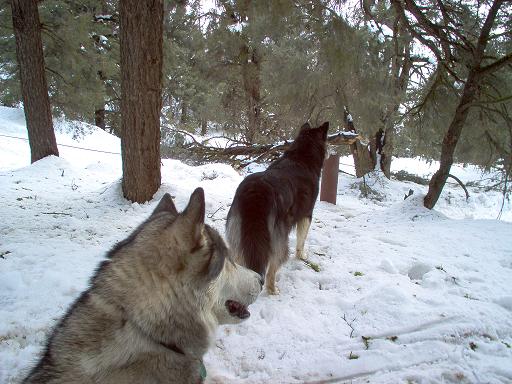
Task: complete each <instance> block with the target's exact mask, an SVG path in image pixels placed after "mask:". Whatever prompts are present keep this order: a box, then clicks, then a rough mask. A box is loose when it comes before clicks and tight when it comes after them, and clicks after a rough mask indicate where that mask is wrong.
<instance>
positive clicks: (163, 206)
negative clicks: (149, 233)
mask: <svg viewBox="0 0 512 384" xmlns="http://www.w3.org/2000/svg"><path fill="white" fill-rule="evenodd" d="M160 212H169V213H170V214H172V215H174V216H178V211H177V210H176V206H175V205H174V202H173V201H172V197H171V195H169V194H168V193H166V194H165V195H164V196H163V197H162V198H161V199H160V202H159V203H158V205H157V206H156V208H155V209H154V211H153V213H152V214H151V216H153V215H156V214H158V213H160Z"/></svg>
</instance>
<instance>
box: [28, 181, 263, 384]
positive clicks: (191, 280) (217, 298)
mask: <svg viewBox="0 0 512 384" xmlns="http://www.w3.org/2000/svg"><path fill="white" fill-rule="evenodd" d="M204 216H205V201H204V192H203V190H202V189H201V188H198V189H196V190H195V191H194V193H192V195H191V196H190V201H189V203H188V206H187V207H186V208H185V210H184V211H183V212H182V213H178V211H177V210H176V208H175V206H174V203H173V201H172V199H171V196H170V195H169V194H165V195H164V197H163V198H162V199H161V201H160V203H159V204H158V206H157V207H156V209H155V210H154V212H153V213H152V214H151V216H150V217H149V218H148V219H147V220H146V221H145V222H144V223H143V224H141V225H140V226H139V227H138V228H137V229H136V230H135V231H134V232H133V233H132V234H131V235H130V236H129V237H128V238H127V239H125V240H123V241H121V242H120V243H119V244H117V245H116V246H115V247H114V248H113V249H112V250H111V251H110V252H109V254H108V255H107V256H108V257H107V259H106V260H105V261H104V262H102V263H101V265H100V266H99V268H98V269H97V271H96V273H95V275H94V276H93V277H92V279H91V282H90V288H89V289H88V290H86V291H85V292H83V293H82V294H81V296H80V297H79V298H78V299H77V300H76V301H75V303H74V304H73V305H72V306H71V308H70V309H69V310H68V312H67V313H66V314H65V315H64V317H63V318H62V319H61V320H60V322H59V323H58V324H57V326H56V327H55V329H54V330H53V332H52V334H51V336H50V338H49V340H48V342H47V345H46V349H45V351H44V352H43V355H42V357H41V359H40V361H39V363H38V364H37V366H36V367H35V368H34V369H33V370H32V372H30V374H29V375H28V377H27V378H26V379H25V380H24V381H23V383H52V384H56V383H68V384H70V383H81V384H89V383H105V384H107V383H108V384H111V383H119V384H120V383H123V384H125V383H138V384H141V383H145V384H151V383H155V384H156V383H201V382H202V381H203V379H204V377H205V375H206V371H205V368H204V365H203V363H202V358H203V355H204V354H205V353H206V351H207V349H208V346H209V345H210V342H211V339H212V337H213V335H214V332H215V330H216V328H217V326H218V325H219V324H223V323H237V322H240V321H242V320H243V319H246V318H247V317H249V311H248V310H247V307H248V305H249V304H251V303H253V302H254V300H255V299H256V297H257V296H258V295H259V293H260V291H261V287H262V281H261V278H260V276H259V275H258V274H257V273H255V272H253V271H251V270H249V269H246V268H244V267H241V266H239V265H237V264H235V263H234V262H233V261H232V259H231V256H230V255H229V250H228V249H227V248H226V245H225V243H224V241H223V240H222V238H221V237H220V235H219V234H218V233H217V232H216V231H215V230H214V229H213V228H211V227H209V226H208V225H205V224H204V218H205V217H204Z"/></svg>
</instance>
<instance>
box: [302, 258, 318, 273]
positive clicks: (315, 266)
mask: <svg viewBox="0 0 512 384" xmlns="http://www.w3.org/2000/svg"><path fill="white" fill-rule="evenodd" d="M302 261H304V264H306V265H307V266H308V267H309V268H311V269H312V270H313V271H315V272H320V266H319V265H318V264H316V263H313V262H312V261H308V260H302Z"/></svg>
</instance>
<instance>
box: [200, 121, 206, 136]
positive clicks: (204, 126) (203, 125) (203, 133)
mask: <svg viewBox="0 0 512 384" xmlns="http://www.w3.org/2000/svg"><path fill="white" fill-rule="evenodd" d="M207 131H208V121H207V120H206V119H201V136H206V133H207Z"/></svg>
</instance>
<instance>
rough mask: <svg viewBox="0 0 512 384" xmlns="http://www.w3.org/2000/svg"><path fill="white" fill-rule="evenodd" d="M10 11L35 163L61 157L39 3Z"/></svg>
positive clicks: (27, 1) (26, 0)
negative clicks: (53, 114)
mask: <svg viewBox="0 0 512 384" xmlns="http://www.w3.org/2000/svg"><path fill="white" fill-rule="evenodd" d="M11 8H12V20H13V26H14V35H15V36H16V55H17V58H18V67H19V70H20V79H21V92H22V94H23V108H24V111H25V120H26V122H27V130H28V140H29V144H30V154H31V162H32V163H33V162H35V161H37V160H39V159H42V158H43V157H46V156H49V155H55V156H59V150H58V149H57V140H56V139H55V132H54V131H53V122H52V113H51V109H50V99H49V97H48V85H47V83H46V74H45V69H44V56H43V44H42V42H41V25H40V22H39V12H38V9H37V1H36V0H12V1H11Z"/></svg>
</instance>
